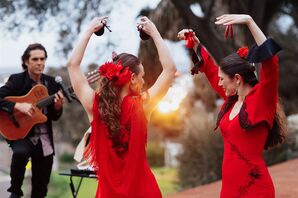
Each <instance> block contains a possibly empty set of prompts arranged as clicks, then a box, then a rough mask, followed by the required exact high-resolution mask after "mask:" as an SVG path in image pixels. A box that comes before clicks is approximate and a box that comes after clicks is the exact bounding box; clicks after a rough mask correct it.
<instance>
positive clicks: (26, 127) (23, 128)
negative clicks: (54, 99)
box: [0, 84, 49, 140]
mask: <svg viewBox="0 0 298 198" xmlns="http://www.w3.org/2000/svg"><path fill="white" fill-rule="evenodd" d="M48 96H49V94H48V90H47V88H46V87H45V86H44V85H40V84H38V85H35V86H34V87H33V88H32V89H31V90H30V91H29V92H28V93H27V94H26V95H25V96H9V97H5V100H9V101H12V102H25V103H30V104H33V105H36V104H37V103H38V102H39V101H40V100H42V99H44V98H47V97H48ZM36 109H37V110H36V111H35V112H34V114H33V116H32V117H30V116H28V115H26V114H24V113H21V112H14V117H15V120H16V121H17V123H18V124H19V126H16V125H15V124H14V123H13V119H12V118H11V116H10V115H9V114H8V113H7V112H4V111H0V133H1V134H2V136H3V137H5V138H6V139H8V140H18V139H23V138H24V137H26V136H27V134H28V133H29V131H30V130H31V128H32V127H33V126H34V125H35V124H38V123H44V122H46V121H47V117H46V116H45V115H44V114H43V113H42V111H41V110H40V109H38V108H36Z"/></svg>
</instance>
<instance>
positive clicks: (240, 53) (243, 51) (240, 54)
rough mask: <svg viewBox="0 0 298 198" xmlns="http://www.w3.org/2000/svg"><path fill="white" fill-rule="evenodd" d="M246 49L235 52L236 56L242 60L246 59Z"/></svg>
mask: <svg viewBox="0 0 298 198" xmlns="http://www.w3.org/2000/svg"><path fill="white" fill-rule="evenodd" d="M248 51H249V50H248V47H246V46H245V47H240V48H239V49H238V51H237V54H238V55H239V56H240V58H244V59H246V57H247V55H248Z"/></svg>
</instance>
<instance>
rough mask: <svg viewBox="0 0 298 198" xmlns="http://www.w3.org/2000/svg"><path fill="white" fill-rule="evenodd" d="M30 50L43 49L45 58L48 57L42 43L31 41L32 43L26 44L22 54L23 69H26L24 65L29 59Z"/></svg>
mask: <svg viewBox="0 0 298 198" xmlns="http://www.w3.org/2000/svg"><path fill="white" fill-rule="evenodd" d="M32 50H43V51H44V53H45V58H47V57H48V54H47V50H46V48H45V47H44V46H43V45H42V44H39V43H33V44H30V45H28V47H27V48H26V49H25V51H24V53H23V55H22V67H23V70H27V68H28V67H27V65H26V61H27V60H29V58H30V52H31V51H32Z"/></svg>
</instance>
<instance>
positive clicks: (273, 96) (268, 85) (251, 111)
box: [245, 39, 281, 128]
mask: <svg viewBox="0 0 298 198" xmlns="http://www.w3.org/2000/svg"><path fill="white" fill-rule="evenodd" d="M280 49H281V48H280V46H279V45H278V44H277V43H275V42H274V41H273V40H272V39H267V40H266V41H265V42H264V43H263V44H262V45H260V46H254V47H253V48H251V51H250V53H249V56H248V61H249V62H261V70H260V81H259V83H258V85H256V86H255V88H254V89H253V90H254V91H253V92H251V93H250V94H248V95H247V96H246V99H245V102H246V105H247V109H246V111H247V114H248V119H249V120H250V125H251V126H254V125H256V124H257V123H260V122H263V121H265V122H267V123H268V125H269V127H270V128H272V126H273V121H274V116H275V112H276V106H277V102H278V57H277V55H276V53H277V52H278V51H279V50H280Z"/></svg>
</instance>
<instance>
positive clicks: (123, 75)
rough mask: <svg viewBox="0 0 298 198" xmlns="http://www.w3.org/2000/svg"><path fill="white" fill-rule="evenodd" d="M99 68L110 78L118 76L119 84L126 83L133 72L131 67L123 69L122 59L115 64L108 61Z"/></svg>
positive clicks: (117, 83) (101, 72)
mask: <svg viewBox="0 0 298 198" xmlns="http://www.w3.org/2000/svg"><path fill="white" fill-rule="evenodd" d="M98 70H99V73H100V74H101V75H102V76H104V77H106V78H108V79H109V80H112V79H113V78H114V77H117V80H116V85H117V86H122V85H125V84H126V83H127V82H128V81H129V80H130V78H131V74H132V72H131V71H130V70H129V67H126V68H124V69H123V65H122V63H121V62H120V61H119V62H118V63H117V64H114V63H113V62H106V63H104V64H103V65H102V66H100V67H99V69H98ZM121 70H122V71H121Z"/></svg>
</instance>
